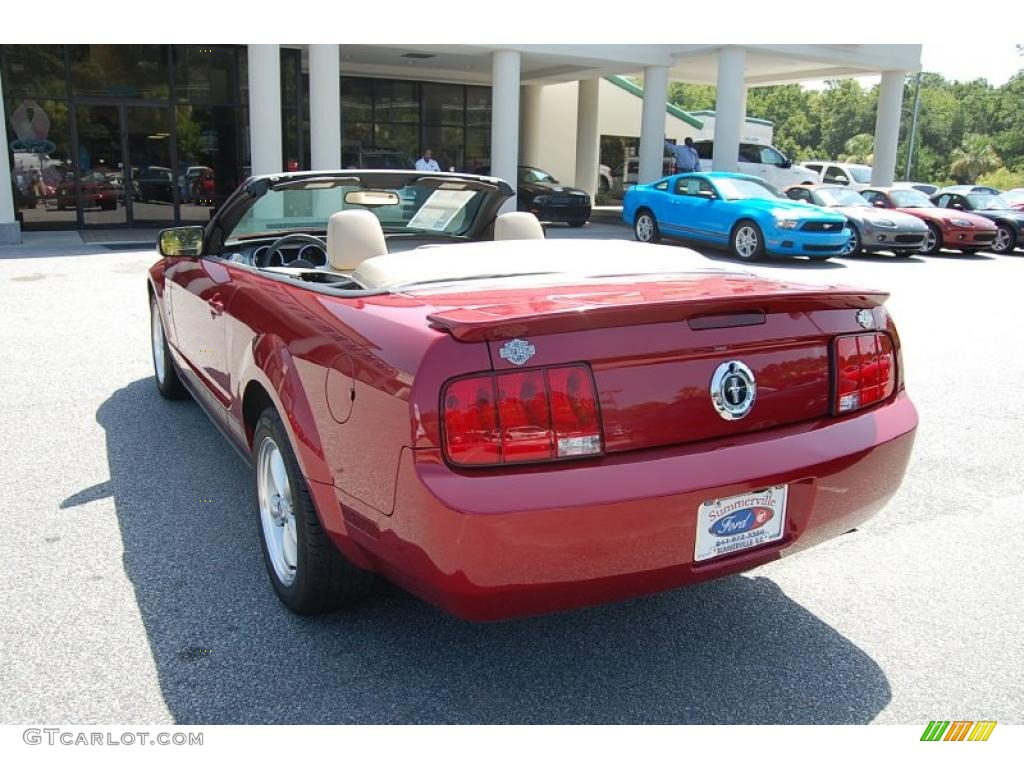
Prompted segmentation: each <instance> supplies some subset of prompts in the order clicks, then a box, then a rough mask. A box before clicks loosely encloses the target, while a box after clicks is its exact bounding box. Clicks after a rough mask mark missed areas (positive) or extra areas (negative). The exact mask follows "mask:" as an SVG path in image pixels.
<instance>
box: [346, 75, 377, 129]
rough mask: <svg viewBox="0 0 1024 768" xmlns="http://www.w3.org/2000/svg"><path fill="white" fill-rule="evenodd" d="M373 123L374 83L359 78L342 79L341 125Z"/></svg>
mask: <svg viewBox="0 0 1024 768" xmlns="http://www.w3.org/2000/svg"><path fill="white" fill-rule="evenodd" d="M372 122H373V82H372V81H370V80H364V79H362V78H358V77H343V78H341V125H342V128H343V130H344V128H345V126H346V125H348V124H350V123H372Z"/></svg>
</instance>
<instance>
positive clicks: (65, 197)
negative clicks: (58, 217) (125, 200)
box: [57, 171, 117, 211]
mask: <svg viewBox="0 0 1024 768" xmlns="http://www.w3.org/2000/svg"><path fill="white" fill-rule="evenodd" d="M78 185H79V196H78V199H79V200H80V201H81V203H82V207H83V208H99V209H100V210H103V211H112V210H114V209H115V208H116V207H117V189H115V187H114V185H113V184H111V183H110V180H109V179H108V178H107V177H106V176H105V175H104V174H102V173H100V172H99V171H85V172H83V173H82V175H81V177H80V178H79V180H78ZM74 207H75V177H74V174H72V173H68V174H66V175H65V176H64V178H63V179H62V180H61V182H60V184H59V185H58V186H57V209H58V210H61V211H63V210H64V209H66V208H74Z"/></svg>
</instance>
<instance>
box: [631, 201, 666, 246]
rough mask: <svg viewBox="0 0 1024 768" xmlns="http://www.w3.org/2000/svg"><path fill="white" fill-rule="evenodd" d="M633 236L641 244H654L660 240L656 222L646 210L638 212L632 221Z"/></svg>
mask: <svg viewBox="0 0 1024 768" xmlns="http://www.w3.org/2000/svg"><path fill="white" fill-rule="evenodd" d="M633 234H635V235H636V239H637V240H639V241H640V242H641V243H656V242H658V241H659V240H661V232H660V231H659V230H658V222H657V220H656V219H655V218H654V214H653V213H651V212H650V211H648V210H647V209H646V208H645V209H644V210H642V211H639V212H638V213H637V215H636V219H635V220H634V221H633Z"/></svg>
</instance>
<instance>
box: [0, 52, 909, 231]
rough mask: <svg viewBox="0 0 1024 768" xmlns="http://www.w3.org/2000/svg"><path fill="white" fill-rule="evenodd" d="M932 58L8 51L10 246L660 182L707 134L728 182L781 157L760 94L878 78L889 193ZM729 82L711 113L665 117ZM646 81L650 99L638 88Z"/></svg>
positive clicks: (1, 206)
mask: <svg viewBox="0 0 1024 768" xmlns="http://www.w3.org/2000/svg"><path fill="white" fill-rule="evenodd" d="M920 57H921V46H919V45H743V46H738V45H725V46H723V45H517V46H476V45H454V44H452V45H428V44H418V45H390V44H389V45H346V44H340V45H337V44H322V45H249V46H244V45H184V44H182V45H175V44H167V45H60V44H56V45H44V44H31V45H2V46H0V115H2V116H3V123H4V126H5V129H6V130H5V131H2V132H0V149H2V150H3V154H4V155H6V158H7V161H6V162H0V242H6V243H11V242H18V241H19V240H20V232H21V231H22V230H26V231H31V230H39V229H81V228H91V227H103V228H109V227H130V226H145V227H151V226H172V225H175V224H189V223H202V222H204V221H207V220H208V219H209V211H210V209H211V207H212V206H215V205H216V204H217V203H218V202H219V201H220V200H223V199H224V197H225V196H226V195H228V194H230V192H231V191H232V190H233V189H234V188H235V187H236V186H237V185H238V184H239V183H240V182H241V181H242V180H244V179H245V178H246V177H247V176H249V175H251V174H261V173H274V172H280V171H288V170H307V169H328V168H345V167H361V166H362V167H365V166H369V165H373V166H377V167H379V166H381V165H385V166H392V167H403V166H404V164H406V163H408V161H409V159H410V158H414V157H416V156H418V154H419V153H420V151H421V150H422V149H423V148H424V147H430V148H431V149H432V150H433V154H434V157H435V158H436V159H438V160H439V162H440V164H441V167H442V168H444V169H449V168H451V169H455V170H459V171H474V170H477V169H480V168H489V169H490V173H491V174H492V175H495V176H500V177H503V178H507V179H514V178H516V167H517V165H532V166H536V167H539V168H542V169H544V170H546V171H548V172H549V173H551V174H552V175H553V176H555V177H556V178H558V179H560V180H561V181H563V182H565V183H571V184H574V185H576V186H578V187H582V188H584V189H586V190H588V191H590V192H592V193H594V192H598V191H600V190H602V189H604V187H605V186H607V185H608V184H609V177H611V179H612V180H613V182H612V183H614V179H615V178H616V177H617V178H618V179H619V180H620V181H621V179H622V178H623V177H624V176H625V175H626V173H627V169H626V165H627V161H629V159H630V158H635V159H633V160H632V162H633V164H634V167H635V168H636V171H635V173H636V177H637V179H638V180H639V181H641V182H643V181H650V180H653V179H655V178H658V177H659V176H661V175H662V173H663V164H662V158H663V151H664V144H663V142H664V140H665V138H666V137H667V138H669V139H672V140H675V141H681V140H682V139H684V138H685V137H686V136H694V137H698V138H712V137H713V138H714V140H715V146H714V160H713V165H714V167H715V169H716V170H734V169H735V167H736V162H737V157H738V150H739V144H740V142H741V141H753V142H761V143H768V142H770V140H771V125H770V124H769V123H766V122H765V121H763V120H757V119H756V117H755V118H748V117H747V115H746V97H747V91H748V89H749V88H754V87H758V86H764V85H774V84H779V83H791V82H801V81H807V80H823V79H830V78H841V77H854V76H864V75H880V76H881V87H880V95H879V106H878V114H877V119H876V129H875V164H874V176H873V182H875V183H879V184H885V183H889V182H891V181H892V179H893V175H894V169H895V161H896V145H897V142H898V139H899V125H900V113H901V107H902V101H903V88H904V81H905V78H906V75H907V74H908V73H910V72H914V71H917V70H919V69H920ZM674 80H679V81H683V82H691V83H703V84H709V85H714V86H716V88H717V90H716V98H717V102H716V105H715V109H714V110H713V112H695V113H688V112H685V111H684V110H682V109H679V108H678V107H676V106H672V105H669V104H667V96H668V85H669V83H670V82H671V81H674ZM637 81H639V82H642V83H643V87H642V88H641V87H639V86H638V85H637Z"/></svg>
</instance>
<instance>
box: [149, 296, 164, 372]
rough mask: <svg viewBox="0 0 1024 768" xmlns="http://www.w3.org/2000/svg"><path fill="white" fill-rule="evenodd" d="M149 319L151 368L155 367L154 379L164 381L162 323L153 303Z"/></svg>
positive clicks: (158, 311)
mask: <svg viewBox="0 0 1024 768" xmlns="http://www.w3.org/2000/svg"><path fill="white" fill-rule="evenodd" d="M150 315H151V319H150V325H151V336H152V339H153V368H154V369H156V380H157V382H159V383H160V384H163V383H164V325H163V323H162V322H161V320H160V310H158V309H157V308H156V305H155V304H154V306H153V308H152V312H150Z"/></svg>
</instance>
